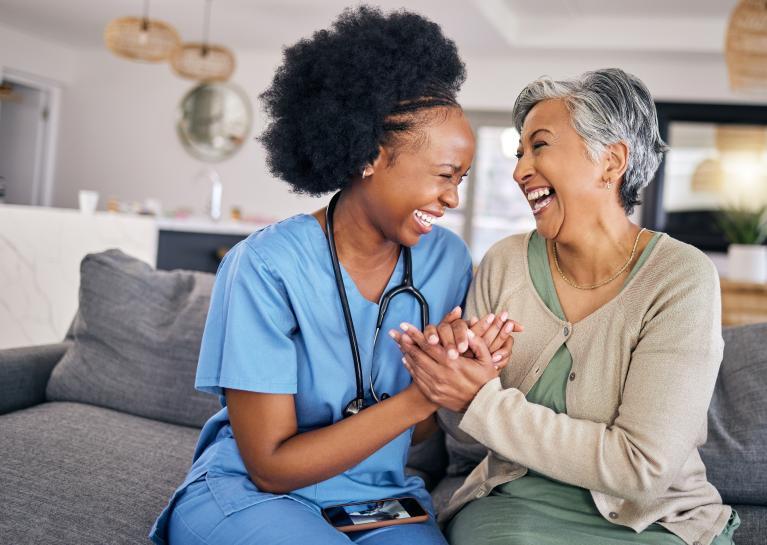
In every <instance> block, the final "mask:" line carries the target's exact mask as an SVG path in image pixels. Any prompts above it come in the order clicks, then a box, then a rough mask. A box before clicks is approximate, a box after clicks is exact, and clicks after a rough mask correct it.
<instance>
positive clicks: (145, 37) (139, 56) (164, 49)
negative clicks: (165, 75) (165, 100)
mask: <svg viewBox="0 0 767 545" xmlns="http://www.w3.org/2000/svg"><path fill="white" fill-rule="evenodd" d="M104 43H106V46H107V47H108V48H109V50H110V51H112V52H113V53H114V54H115V55H117V56H119V57H124V58H127V59H131V60H137V61H147V62H161V61H165V60H167V59H168V58H169V57H170V54H171V53H172V52H173V51H174V50H175V49H176V48H177V47H178V45H179V43H181V39H180V38H179V35H178V32H176V29H174V28H173V27H172V26H170V25H169V24H168V23H164V22H162V21H158V20H157V19H150V18H149V0H144V14H143V16H142V17H120V18H118V19H113V20H112V21H110V22H109V24H108V25H107V27H106V29H105V30H104Z"/></svg>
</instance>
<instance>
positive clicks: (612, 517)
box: [610, 511, 618, 520]
mask: <svg viewBox="0 0 767 545" xmlns="http://www.w3.org/2000/svg"><path fill="white" fill-rule="evenodd" d="M610 518H611V519H613V520H615V519H617V518H618V513H616V512H615V511H610Z"/></svg>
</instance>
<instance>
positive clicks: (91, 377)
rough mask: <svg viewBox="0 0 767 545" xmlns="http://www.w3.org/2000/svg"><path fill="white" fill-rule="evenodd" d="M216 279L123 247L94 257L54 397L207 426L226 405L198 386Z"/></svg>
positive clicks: (51, 390)
mask: <svg viewBox="0 0 767 545" xmlns="http://www.w3.org/2000/svg"><path fill="white" fill-rule="evenodd" d="M213 279H214V276H213V275H212V274H208V273H199V272H191V271H170V272H168V271H155V270H153V269H152V268H151V267H150V266H149V265H147V264H146V263H144V262H143V261H139V260H138V259H135V258H133V257H130V256H127V255H125V254H124V253H122V252H121V251H119V250H108V251H106V252H102V253H98V254H89V255H87V256H86V257H85V258H84V259H83V261H82V263H81V265H80V306H79V309H78V312H77V316H76V317H75V321H74V323H73V327H72V330H71V334H72V338H73V340H74V344H73V346H72V348H71V349H69V350H68V351H67V353H66V354H65V355H64V357H63V358H62V360H61V362H59V364H58V365H57V366H56V367H55V368H54V370H53V373H52V374H51V378H50V380H49V382H48V388H47V396H48V399H49V400H52V401H79V402H83V403H91V404H94V405H99V406H102V407H108V408H110V409H116V410H118V411H123V412H127V413H130V414H135V415H138V416H145V417H147V418H154V419H157V420H163V421H165V422H170V423H174V424H182V425H189V426H202V425H203V424H204V423H205V420H206V419H207V418H208V417H210V415H211V414H213V413H214V412H216V411H217V410H218V409H219V408H220V406H219V402H218V399H216V398H215V397H214V396H211V395H207V394H202V393H200V392H197V391H195V389H194V377H195V372H196V369H197V357H198V354H199V351H200V341H201V339H202V331H203V328H204V325H205V316H206V314H207V312H208V306H209V304H210V291H211V289H212V287H213Z"/></svg>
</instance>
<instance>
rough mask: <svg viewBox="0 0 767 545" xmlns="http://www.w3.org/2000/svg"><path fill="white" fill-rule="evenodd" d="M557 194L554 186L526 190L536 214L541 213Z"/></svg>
mask: <svg viewBox="0 0 767 545" xmlns="http://www.w3.org/2000/svg"><path fill="white" fill-rule="evenodd" d="M555 195H556V191H554V188H553V187H534V188H530V189H529V190H527V191H526V192H525V196H526V197H527V202H529V203H530V207H531V208H532V209H533V215H535V216H537V215H539V214H541V213H542V212H543V211H544V210H545V209H546V208H547V207H548V206H549V205H550V204H551V203H552V202H553V201H554V199H555V198H556V197H555Z"/></svg>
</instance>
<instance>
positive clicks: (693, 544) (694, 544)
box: [692, 541, 703, 545]
mask: <svg viewBox="0 0 767 545" xmlns="http://www.w3.org/2000/svg"><path fill="white" fill-rule="evenodd" d="M692 545H703V544H702V543H701V542H700V541H693V542H692Z"/></svg>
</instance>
